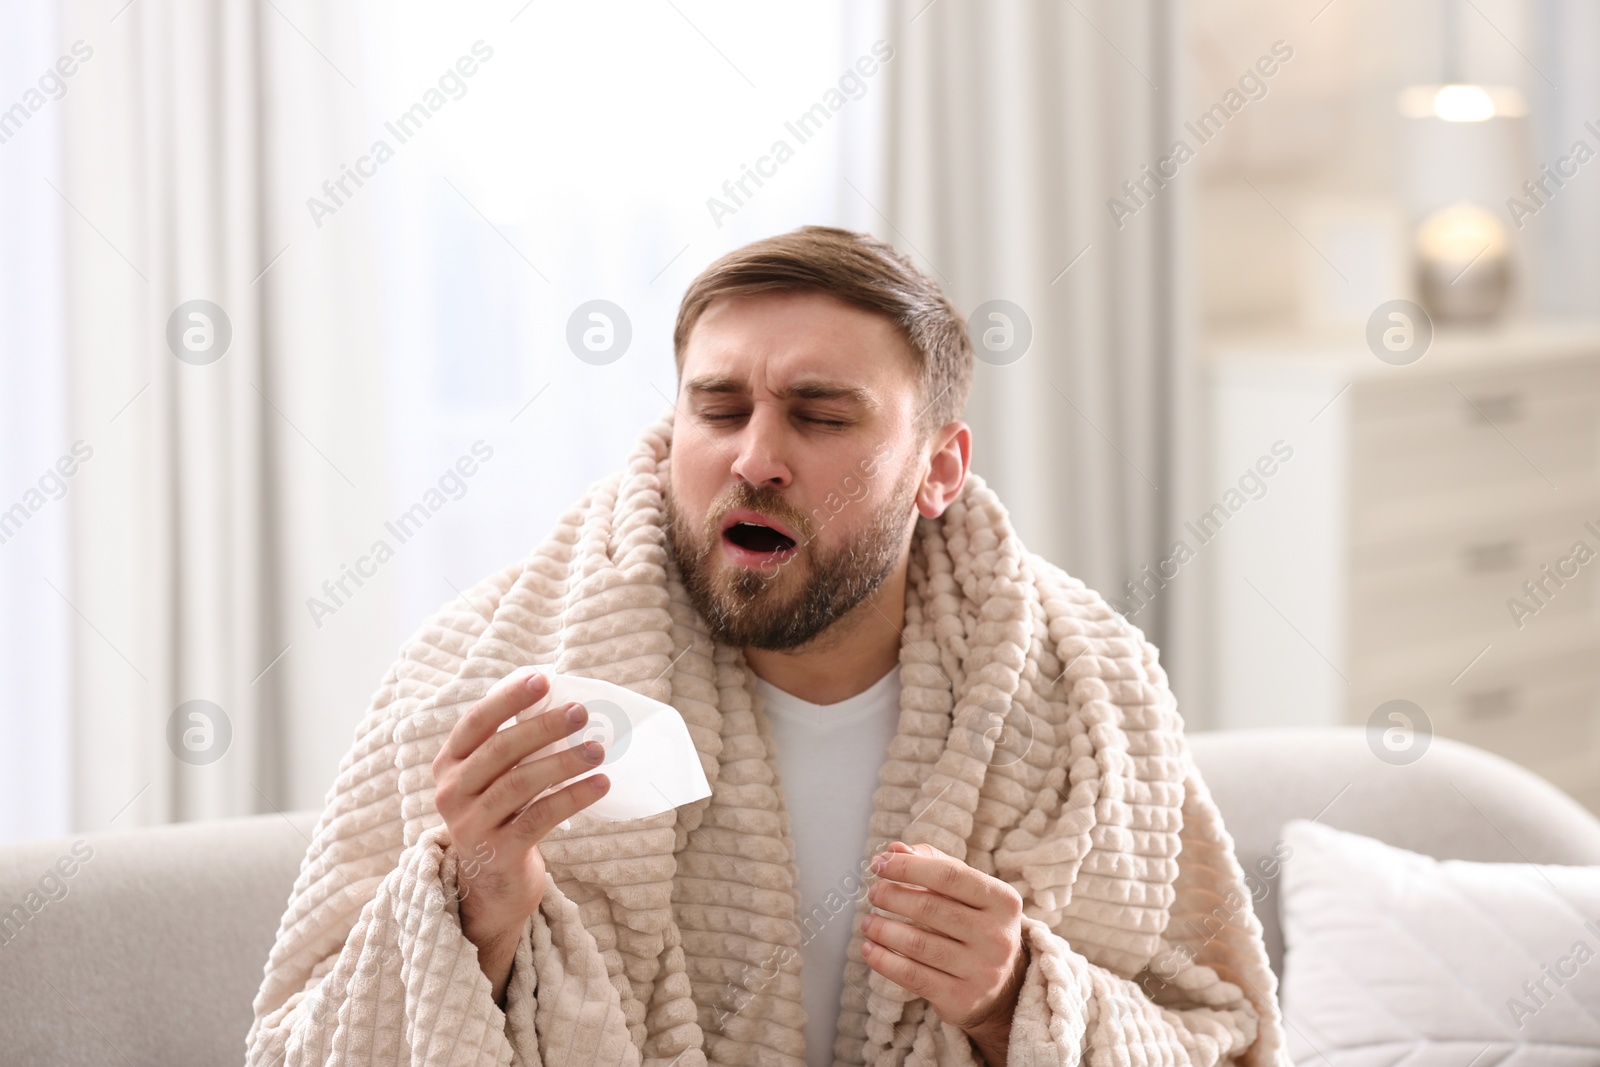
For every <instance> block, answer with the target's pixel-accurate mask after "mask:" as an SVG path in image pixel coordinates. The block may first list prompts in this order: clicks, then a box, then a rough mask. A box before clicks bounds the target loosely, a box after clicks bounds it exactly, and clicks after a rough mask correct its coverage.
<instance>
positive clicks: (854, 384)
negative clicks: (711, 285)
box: [683, 292, 913, 407]
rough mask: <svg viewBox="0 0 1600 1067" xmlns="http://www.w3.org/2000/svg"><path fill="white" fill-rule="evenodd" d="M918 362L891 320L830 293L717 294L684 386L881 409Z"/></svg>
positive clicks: (694, 339)
mask: <svg viewBox="0 0 1600 1067" xmlns="http://www.w3.org/2000/svg"><path fill="white" fill-rule="evenodd" d="M912 362H913V360H912V358H911V355H910V350H909V349H908V348H907V346H906V344H905V342H904V340H903V339H902V338H901V336H900V334H899V331H898V329H897V327H896V326H895V324H894V323H893V321H892V320H890V319H889V318H888V317H887V316H884V315H881V314H879V313H877V312H872V311H868V310H866V309H864V308H859V307H856V306H855V305H852V304H849V303H846V302H844V301H841V300H839V299H837V298H836V297H833V296H832V294H828V293H813V292H781V293H761V294H747V295H741V296H738V297H731V298H730V297H719V298H718V299H716V300H714V301H713V302H712V303H711V305H710V306H709V307H708V308H707V310H706V313H705V315H703V316H702V317H701V320H700V321H699V322H697V323H696V324H695V327H694V329H693V330H692V331H691V334H690V337H689V341H688V344H687V345H686V346H685V359H684V365H683V372H684V381H685V385H684V389H685V392H686V393H687V394H688V395H690V396H694V395H702V396H706V395H712V394H732V395H745V396H748V395H750V394H751V393H752V392H767V391H770V392H771V393H773V394H775V395H777V396H778V397H780V398H783V399H804V400H838V401H843V402H852V403H857V404H860V405H862V406H866V407H881V406H883V404H882V401H883V400H884V399H885V394H886V393H888V392H892V391H894V390H895V389H897V388H899V387H900V385H901V382H900V379H902V378H904V377H906V376H908V375H909V374H911V373H912V369H913V368H912V367H911V364H912Z"/></svg>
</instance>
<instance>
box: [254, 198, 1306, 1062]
mask: <svg viewBox="0 0 1600 1067" xmlns="http://www.w3.org/2000/svg"><path fill="white" fill-rule="evenodd" d="M674 350H675V354H676V358H677V364H678V372H679V392H678V398H677V401H676V403H675V404H674V408H673V412H672V414H671V417H670V420H668V419H664V420H663V421H662V423H661V424H659V425H658V426H656V427H653V428H651V429H650V430H647V432H646V434H645V435H644V438H643V439H642V441H641V444H640V446H639V447H638V448H637V449H636V451H635V453H634V455H633V456H632V457H631V458H630V461H629V466H628V468H627V470H625V471H623V472H621V473H620V474H619V475H616V476H613V477H612V478H610V479H606V480H604V481H603V482H601V483H597V484H596V486H594V487H592V488H591V490H590V492H589V493H588V494H587V495H586V496H585V498H584V499H583V500H582V501H580V502H579V505H578V506H577V507H575V508H574V509H573V510H572V511H571V512H569V514H568V515H567V516H566V517H565V518H564V519H563V521H562V523H561V525H560V528H559V529H558V532H557V533H556V534H555V535H553V536H552V537H551V538H550V540H549V541H547V542H546V544H545V545H543V546H541V547H540V549H539V550H538V551H536V552H535V554H534V556H533V557H531V558H530V560H528V561H525V562H523V563H520V564H518V565H516V566H514V567H512V568H509V569H508V570H507V571H506V572H504V573H503V574H501V575H497V576H494V577H492V578H490V579H488V580H486V581H485V582H483V583H480V585H479V586H477V587H475V588H474V590H473V591H471V592H469V594H468V595H467V597H466V600H467V601H468V602H469V604H468V606H466V607H461V606H457V605H451V606H449V607H447V608H445V609H443V610H442V611H441V612H440V613H439V614H438V615H436V616H435V617H434V618H433V619H431V620H429V622H428V623H427V624H425V626H424V627H423V629H422V630H420V631H419V633H418V636H417V637H416V638H414V639H413V641H412V642H410V643H409V644H408V645H407V646H406V648H405V649H404V650H403V652H402V657H401V659H400V661H399V662H397V664H396V665H395V667H394V668H391V670H390V672H389V676H388V677H387V678H386V679H385V684H384V687H383V688H382V689H380V691H379V693H378V695H377V696H376V697H375V698H374V701H373V707H372V708H371V709H369V711H368V714H367V716H366V718H365V719H364V720H363V723H362V726H361V728H360V729H359V730H358V733H357V741H356V745H355V747H354V748H353V749H352V751H351V754H350V755H349V756H347V757H346V760H345V762H344V763H343V764H342V765H341V768H340V779H339V782H338V783H336V786H335V790H334V792H333V794H332V795H331V797H330V803H329V808H328V811H327V812H325V813H324V815H323V818H322V821H321V823H320V824H319V827H318V832H317V836H316V839H315V840H314V842H313V845H312V848H311V850H310V852H309V853H308V856H307V859H306V863H305V865H304V867H303V868H302V874H301V878H300V880H299V882H297V884H296V887H295V894H294V898H293V899H291V901H290V906H289V910H288V912H287V913H286V915H285V918H284V924H283V926H282V928H280V931H279V938H278V944H277V945H275V946H274V949H273V953H272V956H271V958H270V959H269V961H268V966H267V975H266V980H265V981H264V982H263V986H262V990H261V992H260V993H259V994H258V996H257V999H256V1006H255V1007H256V1021H255V1023H254V1025H253V1026H252V1028H251V1033H250V1037H249V1050H250V1058H251V1062H252V1063H271V1062H277V1061H278V1060H279V1059H284V1060H287V1061H288V1062H290V1063H299V1062H305V1063H320V1062H324V1061H325V1059H326V1058H327V1057H328V1056H330V1055H332V1054H334V1053H337V1054H338V1055H339V1056H340V1057H341V1059H344V1060H357V1061H361V1062H366V1061H367V1060H373V1061H377V1060H382V1061H384V1062H393V1061H394V1060H396V1059H401V1060H402V1061H403V1060H404V1059H406V1058H407V1054H409V1058H410V1059H411V1060H412V1061H416V1062H434V1061H435V1060H437V1061H438V1062H446V1061H447V1060H448V1061H449V1062H484V1063H490V1062H496V1063H505V1062H527V1063H537V1062H543V1063H545V1064H552V1065H554V1064H566V1063H577V1062H580V1061H581V1062H607V1063H609V1062H618V1063H621V1062H629V1063H636V1062H659V1063H662V1064H667V1063H680V1062H681V1063H683V1064H685V1065H688V1064H698V1063H719V1064H754V1063H767V1062H772V1063H789V1064H795V1065H799V1064H801V1063H804V1064H807V1065H821V1064H832V1063H834V1062H835V1061H836V1060H840V1061H842V1062H846V1063H878V1062H895V1063H901V1062H916V1061H919V1060H920V1061H922V1062H930V1063H938V1064H972V1065H977V1064H987V1065H988V1067H998V1065H1000V1064H1007V1063H1009V1064H1019V1065H1020V1064H1045V1063H1050V1064H1056V1063H1073V1062H1077V1061H1078V1060H1079V1059H1080V1058H1081V1057H1083V1056H1084V1055H1085V1054H1089V1055H1091V1057H1096V1056H1105V1057H1110V1058H1111V1060H1114V1061H1116V1062H1122V1061H1125V1060H1127V1059H1129V1058H1142V1059H1148V1060H1151V1061H1160V1062H1170V1063H1194V1064H1202V1063H1204V1064H1210V1063H1216V1062H1219V1061H1223V1060H1226V1061H1227V1062H1239V1063H1243V1064H1249V1065H1251V1067H1255V1065H1264V1064H1277V1063H1286V1061H1285V1060H1283V1059H1282V1052H1281V1046H1282V1032H1281V1028H1280V1022H1279V1017H1278V1013H1277V1005H1276V1000H1275V992H1276V986H1275V980H1274V978H1273V976H1272V973H1271V971H1270V970H1269V969H1268V968H1267V966H1266V956H1265V951H1264V949H1263V948H1262V946H1261V939H1260V927H1259V924H1258V923H1257V922H1256V920H1255V917H1254V914H1253V912H1252V911H1251V909H1250V904H1249V896H1248V893H1247V892H1245V891H1244V888H1243V878H1242V873H1241V872H1240V871H1239V868H1238V865H1237V862H1236V861H1235V860H1234V858H1233V855H1232V852H1231V846H1230V842H1229V840H1228V838H1227V835H1226V833H1225V831H1224V830H1223V829H1222V826H1221V822H1220V818H1219V817H1218V816H1217V814H1216V809H1215V806H1214V805H1213V804H1212V803H1211V801H1210V797H1209V794H1208V793H1207V792H1206V790H1205V787H1204V783H1203V782H1201V781H1200V779H1199V776H1198V774H1197V772H1195V771H1194V768H1193V765H1192V761H1190V760H1188V758H1187V753H1186V750H1185V749H1184V747H1183V744H1182V731H1181V720H1180V719H1179V718H1178V716H1177V714H1176V711H1175V707H1174V702H1173V700H1172V698H1171V693H1170V690H1168V689H1167V687H1166V682H1165V676H1164V674H1163V673H1162V672H1161V670H1160V667H1159V665H1158V664H1157V662H1156V657H1155V650H1154V649H1153V648H1151V647H1150V646H1149V645H1148V644H1147V643H1146V642H1144V641H1143V638H1142V635H1139V634H1138V632H1137V631H1136V630H1132V629H1131V628H1128V627H1126V626H1125V624H1122V623H1121V622H1120V620H1119V619H1117V618H1116V616H1115V615H1114V613H1112V612H1111V611H1110V610H1109V609H1108V608H1106V606H1105V603H1104V601H1103V600H1101V599H1100V598H1099V597H1098V596H1097V595H1095V594H1094V593H1093V592H1092V591H1090V590H1087V589H1085V588H1084V587H1083V585H1082V583H1081V582H1078V581H1077V580H1076V579H1072V578H1071V577H1070V576H1068V575H1066V574H1065V573H1064V572H1061V571H1059V569H1058V568H1054V567H1052V566H1051V565H1050V564H1049V563H1047V562H1046V561H1044V560H1042V559H1040V558H1039V557H1037V556H1034V555H1032V554H1030V553H1027V552H1026V551H1025V550H1024V549H1022V547H1021V545H1020V544H1019V543H1018V542H1017V539H1016V537H1015V534H1014V532H1012V531H1011V529H1010V526H1009V522H1008V521H1007V519H1006V518H1005V514H1004V509H1003V508H1002V507H1001V506H1000V505H999V502H998V501H997V500H995V498H994V496H993V494H992V493H991V492H989V491H988V490H987V488H986V487H985V486H983V484H982V482H981V480H980V479H978V478H977V477H976V476H975V475H972V474H970V472H969V469H968V468H969V463H970V458H971V450H972V434H971V430H970V428H969V427H967V426H966V425H965V424H964V423H963V422H961V421H960V414H961V412H962V410H963V408H964V406H965V402H966V398H967V393H968V391H969V389H970V383H971V376H972V353H971V349H970V346H969V343H968V341H967V337H966V332H965V327H964V324H963V322H962V320H961V318H960V316H959V315H958V314H957V312H956V311H955V309H954V308H953V307H952V306H951V305H950V303H949V302H948V301H947V300H946V299H945V298H944V297H943V295H942V294H941V293H940V292H939V291H938V289H937V287H936V286H935V285H934V284H933V283H932V282H931V281H930V280H929V279H928V278H927V277H926V276H924V275H923V274H921V273H920V272H919V271H917V270H916V269H915V268H914V267H913V266H912V265H911V263H910V261H909V260H908V259H906V258H905V257H903V256H900V255H899V254H897V253H896V252H894V250H893V249H891V248H890V247H889V246H887V245H885V244H883V243H882V242H879V241H877V240H875V239H873V238H871V237H869V236H866V235H862V234H856V233H851V232H848V231H844V230H837V229H831V228H824V227H805V228H802V229H800V230H797V231H795V232H793V233H790V234H784V235H781V236H779V237H774V238H770V239H767V240H764V241H759V242H756V243H754V244H752V245H749V246H747V247H745V248H743V249H739V250H737V251H735V252H733V253H730V254H729V255H727V256H724V257H723V258H722V259H720V260H718V261H717V262H716V263H713V264H712V265H711V267H709V268H708V269H707V270H706V271H705V272H704V273H703V274H702V275H701V276H700V277H699V278H697V279H696V280H695V282H694V283H693V284H692V285H691V286H690V289H689V291H688V293H687V294H686V295H685V297H684V300H683V303H682V306H681V308H680V312H679V318H678V323H677V328H676V330H675V334H674ZM481 602H487V605H485V604H483V603H481ZM530 663H531V664H534V665H536V666H538V667H541V668H544V670H543V671H535V672H531V673H528V672H515V668H517V667H519V666H523V665H527V664H530ZM550 671H555V672H558V673H573V674H579V675H585V676H590V677H599V678H605V679H606V680H611V681H615V682H618V683H619V684H625V685H628V686H629V687H630V688H633V689H635V690H636V691H638V692H641V693H644V694H645V695H650V696H655V697H657V698H658V699H661V700H664V701H666V702H668V703H671V704H672V705H673V706H674V707H675V708H676V709H677V710H678V711H679V712H680V713H681V714H682V715H683V717H684V720H685V722H686V724H687V725H688V726H689V728H690V733H691V736H692V737H693V739H694V741H695V744H696V747H697V749H698V750H699V752H700V756H701V760H702V765H703V769H704V770H705V771H706V774H707V779H708V781H709V782H710V783H711V785H712V795H711V797H710V798H708V799H706V800H703V801H697V802H694V803H692V804H687V805H683V806H682V807H680V808H678V809H676V810H674V811H669V812H667V813H665V814H663V815H660V816H654V817H651V818H650V819H643V820H635V821H632V822H626V823H620V824H618V823H602V822H600V821H599V820H594V819H586V818H585V817H584V816H583V814H582V813H583V810H584V809H585V808H586V807H588V806H589V805H591V804H593V803H594V801H595V800H597V799H598V798H599V797H600V796H602V795H604V793H605V791H606V790H607V789H608V788H609V783H608V781H607V778H606V776H605V775H603V774H602V775H593V776H589V777H586V778H584V779H582V780H580V781H577V782H570V783H569V782H568V779H571V778H573V777H575V776H577V775H580V774H582V773H584V772H586V771H590V770H593V769H594V767H595V765H596V764H597V763H599V762H601V761H602V760H604V759H605V752H604V751H602V746H599V745H596V744H594V743H593V742H590V743H588V744H585V745H582V746H574V747H571V748H567V749H564V750H563V751H560V752H557V753H556V754H554V755H547V756H543V757H541V758H538V759H533V760H529V757H530V756H532V755H533V754H535V753H537V752H538V751H539V750H540V749H542V748H544V747H545V746H547V745H550V744H551V743H552V742H555V741H558V740H560V739H562V738H564V737H566V736H568V735H570V734H572V733H574V732H575V731H577V730H579V729H581V728H582V727H583V726H584V724H585V709H584V708H582V707H581V706H578V705H573V706H567V705H563V706H561V707H555V708H550V709H547V710H546V711H544V712H542V713H539V714H535V715H530V716H525V717H521V719H520V721H516V722H515V723H514V724H513V723H512V720H513V719H514V718H515V717H518V713H519V712H524V711H526V710H527V709H529V708H531V707H532V706H534V705H535V704H537V703H538V702H539V701H540V700H541V698H542V697H544V696H545V695H546V693H547V692H548V681H547V678H546V675H547V674H548V673H549V672H550ZM513 672H515V673H513ZM569 713H570V714H569ZM502 727H503V729H502ZM525 760H529V761H528V762H526V763H524V762H523V761H525ZM864 846H865V848H864ZM1197 916H1198V917H1199V918H1198V920H1197V918H1196V917H1197ZM1109 1061H1110V1060H1108V1062H1109Z"/></svg>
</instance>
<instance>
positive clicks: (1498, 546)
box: [1461, 540, 1522, 574]
mask: <svg viewBox="0 0 1600 1067" xmlns="http://www.w3.org/2000/svg"><path fill="white" fill-rule="evenodd" d="M1521 558H1522V542H1520V541H1515V540H1510V541H1485V542H1481V543H1479V544H1475V545H1467V546H1466V547H1465V548H1463V549H1462V550H1461V569H1462V570H1464V571H1466V572H1467V573H1468V574H1494V573H1496V572H1499V571H1508V570H1511V569H1512V568H1513V567H1515V566H1516V565H1517V561H1518V560H1520V559H1521Z"/></svg>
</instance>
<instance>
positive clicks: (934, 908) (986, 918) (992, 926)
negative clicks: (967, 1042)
mask: <svg viewBox="0 0 1600 1067" xmlns="http://www.w3.org/2000/svg"><path fill="white" fill-rule="evenodd" d="M873 870H874V872H875V873H876V874H877V875H878V881H876V882H874V883H873V884H872V886H871V888H869V889H868V890H867V899H868V900H869V901H871V902H872V903H873V904H874V905H876V906H877V907H879V908H881V909H883V910H884V911H890V912H894V913H895V914H896V915H900V916H904V917H905V919H907V920H908V921H907V922H901V921H899V920H897V919H891V918H888V917H887V916H883V915H868V916H867V917H866V918H865V919H863V920H862V923H861V929H862V932H863V933H864V934H866V936H867V941H866V943H865V944H864V945H863V946H862V954H863V957H864V958H865V960H866V962H867V966H869V967H871V968H872V969H873V970H875V971H877V972H878V973H879V974H881V975H883V976H884V977H885V978H888V979H890V980H892V981H894V982H896V983H898V984H899V985H901V986H903V987H904V988H905V989H906V990H907V991H908V992H911V993H914V994H916V995H917V996H919V997H922V998H924V999H925V1000H927V1002H928V1003H929V1004H931V1005H932V1006H933V1008H934V1010H935V1011H937V1012H938V1013H939V1017H940V1018H941V1019H943V1020H944V1021H946V1022H948V1023H950V1024H951V1025H953V1026H957V1027H960V1028H961V1029H962V1030H963V1031H965V1032H966V1034H967V1036H968V1037H969V1038H970V1039H971V1040H972V1043H973V1044H974V1045H975V1046H977V1049H978V1051H979V1052H980V1053H981V1054H982V1055H983V1057H984V1059H985V1060H986V1061H988V1063H989V1064H990V1065H991V1067H998V1065H999V1064H1002V1063H1004V1062H1005V1058H1006V1052H1007V1047H1006V1046H1007V1043H1008V1039H1009V1037H1010V1033H1011V1017H1012V1015H1013V1014H1014V1013H1015V1011H1016V1007H1017V994H1018V993H1019V992H1020V991H1021V989H1022V979H1023V976H1024V974H1025V973H1026V972H1027V964H1028V956H1027V952H1026V951H1025V950H1024V947H1023V943H1022V897H1021V896H1020V895H1018V893H1017V891H1016V890H1015V889H1013V888H1012V887H1011V886H1010V885H1008V884H1007V883H1005V882H1002V881H1001V880H1000V879H998V878H993V877H991V876H989V875H987V874H983V873H982V872H980V871H977V870H975V869H973V868H972V867H969V866H968V865H967V864H965V863H963V862H962V861H961V860H958V859H956V858H955V857H954V856H951V855H948V854H946V853H944V852H941V851H939V850H938V849H936V848H934V847H933V846H932V845H926V844H919V845H915V846H912V845H907V844H905V843H904V842H901V841H893V842H891V843H890V844H889V846H888V848H886V849H885V850H884V851H883V852H880V853H878V855H877V856H875V857H873ZM913 923H915V924H918V925H920V926H921V927H925V929H919V928H918V925H912V924H913Z"/></svg>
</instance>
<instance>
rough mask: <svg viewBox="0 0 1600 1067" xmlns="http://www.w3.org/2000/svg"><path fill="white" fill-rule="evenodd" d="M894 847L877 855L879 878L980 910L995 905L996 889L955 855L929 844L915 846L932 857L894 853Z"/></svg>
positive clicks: (891, 846) (875, 870) (876, 868)
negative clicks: (901, 883) (930, 891)
mask: <svg viewBox="0 0 1600 1067" xmlns="http://www.w3.org/2000/svg"><path fill="white" fill-rule="evenodd" d="M894 844H899V842H895V843H894ZM894 844H891V845H890V849H891V851H885V852H881V853H879V854H878V860H877V861H876V862H874V864H873V871H874V872H875V873H876V874H877V875H878V877H879V878H887V879H889V880H890V881H893V882H905V883H907V884H909V885H917V886H922V887H923V888H925V889H931V890H932V891H933V892H935V893H939V894H941V895H943V896H947V897H949V898H950V899H951V900H956V901H959V902H961V903H962V904H965V905H967V906H968V907H972V908H979V909H983V908H988V907H990V906H992V905H994V904H995V903H997V900H998V898H997V894H996V892H995V888H994V887H993V886H991V885H990V884H989V882H988V880H987V879H985V878H984V876H983V875H982V874H980V873H979V872H978V871H977V870H975V869H973V868H972V867H970V866H968V865H967V864H965V863H963V862H962V861H960V860H958V859H956V858H955V857H954V856H949V855H946V854H945V853H943V852H939V850H938V849H935V848H934V847H933V846H932V845H927V846H921V845H919V846H918V847H919V848H924V847H925V848H927V849H928V850H929V851H930V852H933V853H935V855H931V856H929V855H921V854H918V853H912V852H900V851H893V849H894Z"/></svg>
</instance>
